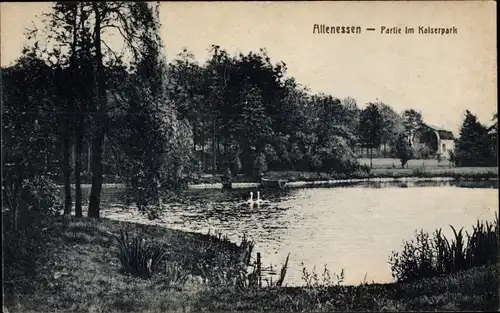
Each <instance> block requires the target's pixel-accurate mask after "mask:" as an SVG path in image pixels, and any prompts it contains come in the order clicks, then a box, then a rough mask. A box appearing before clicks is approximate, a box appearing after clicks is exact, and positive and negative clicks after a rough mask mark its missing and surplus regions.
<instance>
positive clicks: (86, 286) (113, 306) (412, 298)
mask: <svg viewBox="0 0 500 313" xmlns="http://www.w3.org/2000/svg"><path fill="white" fill-rule="evenodd" d="M35 225H36V226H35V227H33V228H32V229H29V230H27V231H26V233H25V234H24V235H23V236H22V237H21V238H23V239H22V240H23V243H24V249H25V250H26V251H23V250H21V251H18V250H16V251H14V252H12V251H11V252H10V253H14V254H16V253H17V256H16V260H15V262H14V263H15V264H10V269H16V271H11V272H9V273H7V274H8V275H6V276H7V277H5V275H4V279H5V285H4V286H5V290H4V295H5V298H4V303H5V304H4V305H5V306H6V307H7V309H8V310H9V312H166V311H168V312H172V311H174V312H180V311H182V312H190V311H278V310H279V311H303V310H306V311H334V310H360V311H366V310H375V311H395V310H491V309H497V308H498V268H497V266H488V267H481V268H475V269H472V270H469V271H465V272H461V273H458V274H455V275H450V276H446V277H441V278H432V279H422V280H419V281H416V282H413V283H408V284H402V283H398V284H396V283H394V284H362V285H360V286H342V285H339V284H338V281H333V280H332V279H326V280H325V279H323V280H322V281H321V284H319V283H318V281H313V282H311V283H309V284H308V287H301V288H299V287H281V288H277V287H274V288H270V287H268V288H255V289H252V288H236V287H224V286H222V285H220V284H219V285H218V286H211V285H207V284H206V283H203V282H202V281H201V280H200V279H198V278H199V275H200V273H199V270H198V268H197V267H196V266H194V265H196V264H199V263H200V260H207V259H211V258H212V259H213V258H214V255H216V254H228V255H231V254H233V255H234V254H235V253H236V252H237V250H238V245H236V244H233V243H230V242H228V241H225V240H224V239H223V238H221V237H213V236H208V235H201V234H192V233H185V232H180V231H175V230H170V229H165V228H162V227H157V226H149V225H140V224H134V223H124V222H118V221H112V220H107V219H100V220H94V219H88V218H83V219H74V218H63V217H59V218H56V219H54V218H52V219H50V220H49V219H41V220H40V221H39V222H37V223H36V224H35ZM4 226H5V225H4ZM121 229H123V230H124V231H127V232H129V233H130V234H140V235H141V237H142V238H146V239H147V241H148V242H155V243H156V244H158V245H162V246H163V247H164V248H165V249H166V259H167V260H169V262H171V263H172V264H176V267H175V268H174V270H172V269H170V270H169V275H166V274H165V273H164V272H165V271H160V272H159V273H158V274H157V275H153V276H152V277H151V278H150V279H142V278H135V277H132V276H130V275H127V274H124V273H122V272H121V264H120V262H119V260H118V257H117V255H118V252H119V249H118V245H117V242H116V237H115V236H117V235H118V234H119V233H120V230H121ZM3 240H4V247H5V246H6V245H5V240H16V238H10V239H9V238H5V237H4V238H3ZM17 240H19V238H18V239H17ZM213 247H216V248H215V249H213ZM7 252H8V251H7ZM5 253H6V251H4V256H5V262H8V261H9V260H8V259H7V257H10V261H12V255H5ZM11 263H12V262H11ZM212 264H216V263H212ZM26 268H29V269H30V271H26ZM173 276H176V277H177V280H174V279H173V278H172V277H173ZM183 278H185V281H184V282H183V283H182V284H176V282H177V281H180V280H182V279H183Z"/></svg>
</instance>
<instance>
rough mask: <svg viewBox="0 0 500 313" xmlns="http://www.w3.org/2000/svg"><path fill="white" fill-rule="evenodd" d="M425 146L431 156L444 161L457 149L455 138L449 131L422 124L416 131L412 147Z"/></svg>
mask: <svg viewBox="0 0 500 313" xmlns="http://www.w3.org/2000/svg"><path fill="white" fill-rule="evenodd" d="M418 144H420V145H425V146H427V147H428V148H429V150H430V151H429V152H430V155H432V156H434V157H437V156H438V155H439V156H440V157H441V158H443V159H448V158H449V157H450V151H453V150H454V149H455V137H454V136H453V133H452V132H451V131H449V130H446V129H443V128H441V127H437V126H434V125H429V124H425V123H424V124H422V126H421V127H420V128H419V129H418V130H417V131H416V133H415V138H414V142H413V143H412V145H418Z"/></svg>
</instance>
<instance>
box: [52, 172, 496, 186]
mask: <svg viewBox="0 0 500 313" xmlns="http://www.w3.org/2000/svg"><path fill="white" fill-rule="evenodd" d="M270 177H271V179H280V180H286V181H287V184H286V188H302V187H315V186H318V187H329V186H335V185H340V184H357V183H365V182H380V183H384V182H432V181H437V182H452V181H495V180H498V168H497V167H491V168H448V169H429V170H425V171H415V169H413V170H407V169H396V170H394V169H374V170H373V173H370V174H363V175H359V174H355V175H351V176H348V175H342V174H340V175H339V174H325V173H319V174H318V173H310V172H295V171H284V172H271V175H270ZM201 181H205V182H199V183H188V185H187V188H186V189H222V183H221V182H220V177H218V176H212V177H209V178H205V179H201ZM90 185H91V184H88V183H85V184H82V187H89V186H90ZM71 186H72V187H74V186H75V184H71ZM61 187H63V186H61ZM103 187H115V188H121V187H124V184H123V183H103ZM261 187H262V184H261V183H260V182H255V181H253V179H251V178H249V177H245V176H236V177H234V180H233V183H232V188H233V189H247V188H261Z"/></svg>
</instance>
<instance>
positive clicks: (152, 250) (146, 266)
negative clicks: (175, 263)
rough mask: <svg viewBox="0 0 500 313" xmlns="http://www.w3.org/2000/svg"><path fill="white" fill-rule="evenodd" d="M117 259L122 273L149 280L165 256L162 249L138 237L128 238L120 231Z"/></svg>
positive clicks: (126, 234)
mask: <svg viewBox="0 0 500 313" xmlns="http://www.w3.org/2000/svg"><path fill="white" fill-rule="evenodd" d="M117 240H118V248H119V252H118V258H119V260H120V262H121V264H122V267H123V271H124V272H126V273H129V274H132V275H134V276H138V277H142V278H149V277H151V275H152V274H153V272H155V271H156V270H157V269H158V267H159V264H160V262H161V260H162V258H163V256H164V255H165V251H164V250H163V249H162V248H159V247H156V246H154V245H148V244H146V242H145V240H144V239H142V240H141V239H140V238H139V237H134V238H131V239H130V238H129V236H128V233H124V232H123V231H122V230H120V237H117Z"/></svg>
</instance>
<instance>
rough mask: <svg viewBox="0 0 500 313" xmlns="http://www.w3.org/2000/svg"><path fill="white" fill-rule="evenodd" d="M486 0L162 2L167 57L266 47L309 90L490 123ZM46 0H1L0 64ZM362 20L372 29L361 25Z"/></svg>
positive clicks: (492, 73) (490, 20) (492, 84)
mask: <svg viewBox="0 0 500 313" xmlns="http://www.w3.org/2000/svg"><path fill="white" fill-rule="evenodd" d="M495 5H496V4H495V3H494V2H448V3H446V2H439V3H436V2H406V1H405V2H373V3H371V2H331V3H326V2H310V3H306V2H298V3H297V2H296V3H291V2H286V3H285V2H280V3H278V2H276V3H243V2H235V3H229V2H219V3H208V2H205V3H195V2H187V3H176V2H163V3H162V7H161V17H160V18H161V22H162V25H163V28H162V37H163V39H164V44H165V46H166V50H167V57H168V58H169V59H170V60H171V59H172V58H173V57H175V55H176V54H178V53H179V52H181V51H182V49H184V48H187V49H188V50H189V51H191V52H193V53H194V54H195V56H196V58H197V59H198V60H199V61H200V62H203V61H204V60H206V58H207V57H208V49H209V47H210V46H211V45H212V44H217V45H220V46H221V47H222V48H224V49H226V50H227V51H228V52H229V53H232V54H233V53H237V52H243V53H247V52H249V51H258V49H259V48H265V49H266V50H267V51H268V55H269V56H270V57H271V60H272V61H273V62H278V61H284V62H285V63H286V64H287V67H288V75H289V76H293V77H295V78H296V79H297V80H298V81H299V82H300V83H302V84H304V85H306V86H308V87H309V88H311V89H312V91H314V92H325V93H328V94H331V95H333V96H336V97H339V98H343V97H346V96H351V97H353V98H355V99H356V100H357V101H358V104H360V105H361V106H363V105H364V104H365V103H366V102H368V101H374V100H376V99H377V98H378V99H379V100H381V101H383V102H385V103H387V104H389V105H391V106H393V107H394V108H395V109H396V110H397V111H399V112H401V111H402V110H404V109H407V108H414V109H416V110H419V111H421V112H422V114H423V117H424V120H425V121H427V122H428V123H430V124H434V125H438V126H443V127H445V128H448V129H450V130H452V131H453V132H455V133H457V131H458V129H459V127H460V124H461V122H462V120H463V114H464V112H465V109H470V110H471V111H473V112H474V113H475V114H477V115H478V117H479V119H480V120H481V121H482V122H483V123H489V120H490V119H491V116H492V114H493V112H496V111H497V91H496V85H497V84H496V81H497V78H496V24H495V12H496V10H495ZM48 7H49V5H48V4H47V3H2V4H1V40H2V42H1V46H2V49H1V53H2V55H1V64H2V66H5V65H8V64H10V63H11V62H13V61H14V60H15V59H16V58H17V57H18V56H19V55H20V53H21V49H22V45H23V42H24V37H23V32H24V29H25V28H26V27H28V26H30V24H31V22H32V20H34V19H35V15H37V14H40V13H41V12H42V11H43V10H46V9H47V8H48ZM314 24H327V25H331V26H337V25H339V26H344V25H345V26H351V25H352V26H358V25H359V26H361V27H362V28H363V30H362V33H361V34H350V35H346V34H335V35H333V34H324V35H318V34H313V33H312V31H313V25H314ZM381 26H386V27H388V28H389V27H393V26H396V27H402V28H403V30H404V27H405V26H409V27H414V28H415V31H416V32H417V33H418V26H432V27H452V26H454V27H456V28H457V30H458V34H456V35H420V34H413V35H404V34H402V35H390V34H380V28H381ZM367 27H374V28H376V31H375V32H367V31H366V28H367Z"/></svg>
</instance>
